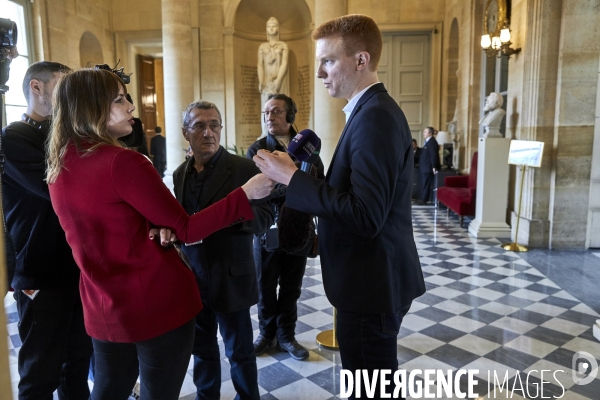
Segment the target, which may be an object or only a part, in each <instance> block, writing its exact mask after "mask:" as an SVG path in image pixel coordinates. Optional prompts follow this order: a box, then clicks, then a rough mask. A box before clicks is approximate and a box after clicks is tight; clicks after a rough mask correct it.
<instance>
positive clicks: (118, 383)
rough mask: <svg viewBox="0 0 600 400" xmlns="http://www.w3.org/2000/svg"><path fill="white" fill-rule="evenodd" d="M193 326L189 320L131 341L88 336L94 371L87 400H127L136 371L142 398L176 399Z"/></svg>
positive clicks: (190, 344) (190, 342)
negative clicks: (141, 339)
mask: <svg viewBox="0 0 600 400" xmlns="http://www.w3.org/2000/svg"><path fill="white" fill-rule="evenodd" d="M194 326H195V324H194V320H193V319H192V320H190V321H189V322H186V323H185V324H183V325H182V326H180V327H178V328H175V329H173V330H171V331H169V332H167V333H165V334H162V335H160V336H157V337H155V338H152V339H149V340H144V341H141V342H135V343H116V342H108V341H105V340H97V339H92V340H93V343H94V358H95V359H96V368H95V369H96V371H95V376H94V390H93V391H92V395H91V397H90V399H91V400H127V399H128V398H129V394H130V393H131V389H132V388H133V386H134V385H135V381H136V380H137V377H138V374H139V376H140V390H141V393H140V397H141V398H142V399H144V400H177V399H178V398H179V392H180V391H181V385H182V384H183V380H184V378H185V373H186V371H187V367H188V364H189V362H190V357H191V356H192V347H193V345H194ZM86 374H87V372H86Z"/></svg>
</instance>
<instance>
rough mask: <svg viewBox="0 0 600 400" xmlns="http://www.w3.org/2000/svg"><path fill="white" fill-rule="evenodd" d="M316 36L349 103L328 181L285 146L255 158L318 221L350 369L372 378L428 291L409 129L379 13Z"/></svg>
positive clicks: (337, 23)
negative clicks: (385, 59) (384, 68)
mask: <svg viewBox="0 0 600 400" xmlns="http://www.w3.org/2000/svg"><path fill="white" fill-rule="evenodd" d="M312 37H313V39H315V40H316V46H315V47H316V58H317V63H318V65H317V68H316V72H317V77H318V78H320V79H322V80H323V84H324V86H325V88H326V89H327V91H328V92H329V95H330V96H332V97H335V98H344V99H346V100H348V104H346V106H345V107H344V109H343V111H344V113H345V114H346V126H345V127H344V130H343V131H342V134H341V136H340V139H339V141H338V145H337V148H336V150H335V152H334V154H333V157H332V159H331V163H330V164H329V168H328V170H327V176H326V178H325V181H320V180H318V179H316V178H314V177H312V176H310V175H309V174H306V173H304V172H302V171H301V170H298V169H297V167H296V166H295V165H294V164H293V163H292V162H290V160H289V157H288V156H287V155H286V154H283V153H280V152H273V153H267V152H265V151H259V152H257V154H256V156H255V157H254V161H255V162H256V164H257V165H258V167H259V168H260V169H261V171H262V172H263V173H264V174H265V175H266V176H268V177H269V178H271V179H273V180H275V181H276V182H279V183H282V184H285V185H288V186H287V192H286V204H287V205H288V206H289V207H292V208H294V209H296V210H298V211H303V212H306V213H309V214H311V215H316V216H317V217H319V254H320V258H321V270H322V273H323V287H324V289H325V294H326V295H327V298H328V299H329V301H330V302H331V304H332V305H333V306H334V307H336V309H337V341H338V345H339V349H340V356H341V358H342V368H344V369H346V370H350V371H356V370H363V371H365V370H366V371H367V373H368V375H369V376H372V375H373V374H375V373H377V372H375V371H383V370H390V371H396V370H397V369H398V354H397V353H398V332H399V331H400V325H401V323H402V320H403V318H404V315H405V314H406V313H407V312H408V310H409V308H410V305H411V304H412V301H413V299H415V298H417V297H419V296H420V295H422V294H423V293H424V292H425V281H424V279H423V273H422V271H421V264H420V263H419V254H418V253H417V247H416V245H415V242H414V236H413V228H412V217H411V205H410V201H411V199H410V198H411V195H410V192H411V186H412V174H413V153H412V151H413V150H412V145H411V133H410V128H409V126H408V123H407V121H406V118H405V116H404V113H403V112H402V110H400V108H399V107H398V103H396V102H395V101H394V99H393V98H392V97H391V96H390V95H389V94H388V93H387V91H386V89H385V86H384V85H383V84H382V83H381V82H379V79H378V76H377V64H378V62H379V59H380V57H381V52H382V47H383V39H382V35H381V32H380V30H379V28H378V27H377V24H376V23H375V21H373V19H372V18H370V17H367V16H366V15H358V14H353V15H346V16H343V17H340V18H336V19H334V20H331V21H327V22H325V23H323V24H322V25H320V26H319V27H318V28H316V29H315V30H314V31H313V33H312ZM421 157H422V156H421ZM374 385H375V388H374V389H375V393H376V395H375V397H376V398H379V394H380V393H381V397H385V396H383V391H380V389H382V388H383V386H382V387H381V388H380V387H379V386H380V384H379V382H377V383H374ZM361 386H362V387H363V388H364V387H365V385H364V384H362V385H361ZM388 389H389V388H388ZM361 393H365V391H363V390H361ZM390 395H391V393H389V392H388V396H387V397H390ZM357 397H358V396H357Z"/></svg>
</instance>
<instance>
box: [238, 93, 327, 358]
mask: <svg viewBox="0 0 600 400" xmlns="http://www.w3.org/2000/svg"><path fill="white" fill-rule="evenodd" d="M296 112H297V109H296V105H295V103H294V101H293V100H292V99H291V98H290V97H288V96H286V95H284V94H272V95H269V96H268V100H267V102H266V103H265V105H264V111H263V119H264V121H265V125H266V127H267V130H268V134H267V136H266V137H264V138H260V139H259V140H257V141H256V142H254V143H253V144H252V146H250V148H248V152H247V154H246V157H248V158H252V157H254V155H256V152H257V151H258V150H260V149H266V150H269V151H275V150H278V151H283V152H285V151H286V149H287V146H288V144H289V143H290V140H291V139H292V138H293V137H294V136H296V130H295V129H294V128H293V127H292V124H293V123H294V120H295V118H296ZM317 171H318V176H319V178H320V179H323V178H324V175H325V174H324V172H323V163H322V162H321V160H320V159H319V160H318V163H317ZM283 200H285V199H283V198H282V199H279V200H274V201H273V203H274V204H273V206H274V207H278V206H279V204H280V203H283ZM254 258H255V261H256V268H257V274H258V291H259V295H260V297H259V301H258V326H259V328H260V334H259V335H258V337H257V338H256V340H255V342H254V350H255V352H256V355H261V354H263V353H264V352H265V351H266V350H267V348H269V347H273V346H274V345H275V342H276V341H277V346H278V349H279V350H280V351H287V352H288V353H290V355H291V356H292V357H293V358H295V359H296V360H304V359H306V358H308V351H307V350H306V349H305V348H304V347H303V346H302V345H301V344H299V343H298V341H297V340H296V334H295V329H296V320H297V319H298V308H297V305H296V302H297V301H298V298H299V297H300V293H301V287H302V278H303V277H304V270H305V269H306V257H303V256H299V255H295V254H288V253H286V252H284V251H282V250H274V251H269V250H267V249H265V248H264V246H263V244H262V243H261V242H260V238H258V237H257V238H256V240H255V241H254ZM277 286H279V291H278V290H277Z"/></svg>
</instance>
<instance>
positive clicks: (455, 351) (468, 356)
mask: <svg viewBox="0 0 600 400" xmlns="http://www.w3.org/2000/svg"><path fill="white" fill-rule="evenodd" d="M427 356H429V357H432V358H435V359H436V360H439V361H441V362H444V363H446V364H448V365H452V366H453V367H455V368H462V367H464V366H465V365H467V364H469V363H471V362H473V361H475V360H477V359H478V358H479V356H478V355H477V354H473V353H471V352H469V351H466V350H463V349H459V348H458V347H455V346H452V345H451V344H445V345H443V346H440V347H438V348H436V349H434V350H432V351H430V352H429V353H427Z"/></svg>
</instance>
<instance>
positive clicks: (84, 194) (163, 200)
mask: <svg viewBox="0 0 600 400" xmlns="http://www.w3.org/2000/svg"><path fill="white" fill-rule="evenodd" d="M49 188H50V197H51V199H52V205H53V207H54V210H55V211H56V214H57V215H58V218H59V220H60V224H61V225H62V227H63V229H64V230H65V233H66V237H67V242H68V243H69V245H70V246H71V248H72V250H73V256H74V258H75V261H76V262H77V265H78V266H79V268H80V269H81V278H80V283H79V286H80V291H81V301H82V303H83V310H84V318H85V326H86V330H87V332H88V334H89V335H90V336H92V337H94V338H96V339H100V340H107V341H111V342H137V341H142V340H147V339H151V338H154V337H156V336H159V335H161V334H163V333H166V332H169V331H171V330H172V329H175V328H177V327H179V326H181V325H183V324H184V323H186V322H188V321H189V320H191V319H192V318H193V317H194V316H195V315H196V314H197V313H198V312H200V310H201V309H202V303H201V300H200V293H199V292H198V285H197V284H196V279H195V278H194V274H193V273H192V271H190V270H189V269H188V268H187V267H186V266H185V265H184V264H183V262H182V261H181V260H180V259H179V256H178V255H177V252H176V250H175V249H173V248H170V249H165V248H164V247H162V246H160V245H159V244H158V242H157V241H154V240H150V239H149V236H148V230H149V228H150V227H151V226H158V227H167V228H170V229H171V230H172V231H174V232H175V233H176V234H177V237H178V239H179V240H181V241H183V242H187V243H193V242H197V241H199V240H200V239H202V238H205V237H206V236H208V235H210V234H211V233H213V232H215V231H217V230H219V229H221V228H224V227H226V226H228V225H231V224H234V223H237V222H239V221H243V220H248V219H253V218H254V215H253V214H252V209H251V207H250V204H249V202H248V200H247V198H246V195H245V193H244V192H243V190H242V189H236V190H235V191H233V192H232V193H231V194H229V195H228V196H227V197H226V198H225V199H223V200H221V201H219V202H217V203H215V204H214V205H213V206H211V207H208V208H206V209H204V210H202V211H201V212H199V213H196V214H194V215H192V216H188V215H187V213H186V212H185V210H184V209H183V208H182V207H181V205H179V203H178V202H177V200H175V197H173V195H172V194H171V192H170V191H169V189H168V188H167V187H166V186H165V185H164V183H163V182H162V180H161V178H160V177H159V175H158V172H157V171H156V169H154V167H153V166H152V164H151V163H150V161H149V160H148V159H147V158H146V157H144V156H143V155H141V154H139V153H136V152H134V151H131V150H127V149H123V148H120V147H116V146H110V145H103V146H100V147H99V148H98V149H96V150H95V151H94V152H92V153H91V154H89V155H84V156H81V154H78V153H77V151H76V149H75V147H74V146H73V145H71V146H69V147H68V148H67V151H66V153H65V156H64V168H63V169H62V171H61V173H60V174H59V176H58V178H57V180H56V182H55V183H53V184H51V185H49Z"/></svg>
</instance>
